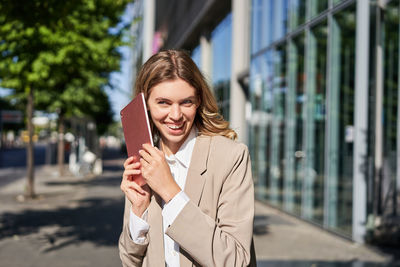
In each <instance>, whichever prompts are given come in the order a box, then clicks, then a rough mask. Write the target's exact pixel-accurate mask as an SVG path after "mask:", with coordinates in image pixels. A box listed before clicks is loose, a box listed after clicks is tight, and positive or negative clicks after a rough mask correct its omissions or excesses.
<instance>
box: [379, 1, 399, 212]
mask: <svg viewBox="0 0 400 267" xmlns="http://www.w3.org/2000/svg"><path fill="white" fill-rule="evenodd" d="M384 18H385V21H384V27H383V41H384V58H383V64H384V66H383V69H384V71H383V72H384V78H383V82H384V85H383V150H382V151H383V166H382V167H383V170H382V171H383V179H382V184H381V186H382V187H381V189H382V191H381V193H382V200H381V203H387V205H385V206H386V207H392V208H391V209H390V208H389V209H386V210H382V213H386V214H388V213H393V214H395V213H396V204H388V203H396V191H395V188H396V173H397V153H398V152H397V147H398V144H397V135H398V133H397V132H398V127H397V125H398V110H399V106H398V100H399V94H398V91H399V77H398V73H399V2H398V1H392V2H390V4H389V5H387V6H386V9H385V17H384ZM383 208H384V209H385V207H383Z"/></svg>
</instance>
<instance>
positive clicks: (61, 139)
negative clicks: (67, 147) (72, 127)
mask: <svg viewBox="0 0 400 267" xmlns="http://www.w3.org/2000/svg"><path fill="white" fill-rule="evenodd" d="M57 162H58V172H59V175H60V176H63V175H64V115H63V114H61V113H60V116H59V118H58V149H57Z"/></svg>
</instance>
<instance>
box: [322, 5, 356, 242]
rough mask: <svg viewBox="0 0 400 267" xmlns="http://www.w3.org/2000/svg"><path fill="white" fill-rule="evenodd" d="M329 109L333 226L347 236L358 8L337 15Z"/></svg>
mask: <svg viewBox="0 0 400 267" xmlns="http://www.w3.org/2000/svg"><path fill="white" fill-rule="evenodd" d="M331 27H332V28H331V32H332V36H331V46H330V49H331V51H330V53H331V58H332V60H331V62H330V64H331V66H330V75H331V76H332V77H331V85H330V86H331V88H330V95H329V101H330V109H329V129H330V130H329V131H330V138H329V153H328V155H329V158H328V162H329V164H328V165H327V168H328V177H327V179H328V180H327V184H326V187H327V188H328V201H327V203H328V207H327V208H328V214H326V216H327V217H326V220H327V224H328V226H329V227H331V228H333V229H335V230H336V231H339V232H342V233H344V234H346V235H351V229H352V196H353V131H354V85H355V83H354V76H355V75H354V74H355V73H354V68H355V65H354V64H355V36H356V32H355V8H354V5H353V6H351V7H350V8H347V9H345V10H343V11H341V12H339V13H338V14H337V15H335V16H334V19H333V21H332V25H331Z"/></svg>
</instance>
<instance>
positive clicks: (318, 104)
mask: <svg viewBox="0 0 400 267" xmlns="http://www.w3.org/2000/svg"><path fill="white" fill-rule="evenodd" d="M358 2H360V1H355V0H354V1H351V0H347V1H346V0H342V1H340V0H253V1H252V4H251V7H252V8H251V18H252V26H251V32H252V37H251V46H250V47H251V51H250V53H251V60H250V92H249V98H250V103H251V106H252V116H251V119H250V120H249V121H248V124H249V147H250V151H251V156H252V163H253V166H252V168H253V175H254V180H255V189H256V198H257V199H259V200H262V201H265V202H267V203H269V204H270V205H273V206H276V207H278V208H280V209H282V210H284V211H286V212H288V213H291V214H294V215H296V216H298V217H301V218H303V219H305V220H308V221H311V222H313V223H316V224H318V225H321V226H322V227H324V228H326V229H329V230H332V231H334V232H337V233H340V234H342V235H344V236H348V237H352V235H353V234H354V229H353V228H354V218H353V216H355V215H354V214H357V211H356V210H355V209H356V207H355V205H356V204H355V203H357V202H356V201H359V200H356V199H355V197H356V196H357V194H359V191H358V190H363V189H362V188H361V186H360V185H359V184H357V185H356V184H355V181H357V177H358V176H357V175H360V174H359V173H361V174H362V177H364V178H365V180H366V181H365V183H366V193H365V203H363V204H361V205H359V206H365V207H366V211H365V213H366V219H365V221H364V222H363V223H364V226H365V227H367V228H368V227H369V225H368V224H369V222H368V221H369V220H370V219H371V218H376V217H379V216H385V213H387V214H391V215H396V214H398V210H397V209H398V202H399V194H398V193H397V192H398V191H399V187H400V179H399V176H400V175H399V174H400V172H399V171H398V168H397V165H398V164H399V156H400V153H399V144H398V143H397V140H400V139H399V138H398V137H399V136H400V134H399V133H400V131H399V127H398V125H400V121H399V118H400V116H398V114H399V110H400V109H399V105H398V102H399V94H398V91H399V81H398V77H399V56H398V55H399V48H400V47H399V29H400V28H399V25H400V20H399V1H398V0H396V1H383V2H385V3H384V4H383V5H382V6H378V5H377V4H376V3H375V2H374V1H364V2H365V3H366V4H367V6H368V9H369V14H368V15H367V16H368V17H367V22H368V23H370V25H371V26H370V27H368V24H367V25H365V26H364V27H366V28H368V29H369V30H368V31H367V33H368V34H369V37H368V36H367V38H364V37H363V36H362V35H360V34H359V33H357V31H360V26H361V25H360V24H359V21H360V17H361V16H362V15H361V14H360V12H357V8H359V6H360V4H359V3H358ZM361 2H362V1H361ZM357 38H360V39H359V40H357ZM363 38H364V39H363ZM360 40H361V41H360ZM357 41H358V43H359V45H360V44H361V46H362V42H366V43H368V44H369V46H368V45H367V47H368V55H369V58H368V59H367V62H365V63H364V64H368V66H369V69H368V73H367V75H365V76H366V77H365V80H366V81H367V83H366V84H367V86H365V87H361V86H357V81H360V78H359V76H360V74H359V71H358V68H360V66H362V64H361V62H363V59H362V58H358V57H357V56H360V55H357V53H359V48H358V46H357V44H358V43H357ZM357 62H358V63H357ZM357 64H358V65H357ZM360 64H361V65H360ZM367 76H368V77H367ZM357 79H358V80H357ZM358 84H360V82H358ZM357 96H365V97H363V98H362V99H365V101H364V100H360V99H357ZM363 101H364V102H363ZM362 110H365V111H366V112H362ZM356 118H357V121H356ZM359 118H361V119H359ZM360 121H366V123H365V125H366V128H365V131H364V132H365V133H364V134H365V138H364V140H360V138H359V137H357V136H356V132H357V131H359V129H361V128H360V126H359V125H360ZM357 138H358V139H357ZM359 151H365V153H363V154H362V155H360V153H359ZM360 159H362V162H363V164H362V166H361V165H360V164H358V162H359V160H360ZM360 169H362V171H360ZM355 177H356V178H355ZM357 183H358V182H357ZM389 203H391V204H389Z"/></svg>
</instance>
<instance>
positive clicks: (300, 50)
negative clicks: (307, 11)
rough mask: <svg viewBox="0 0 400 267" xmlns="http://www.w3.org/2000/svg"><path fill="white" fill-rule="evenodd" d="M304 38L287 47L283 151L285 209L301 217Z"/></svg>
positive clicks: (300, 37)
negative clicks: (287, 82)
mask: <svg viewBox="0 0 400 267" xmlns="http://www.w3.org/2000/svg"><path fill="white" fill-rule="evenodd" d="M304 40H305V38H304V34H301V35H299V36H298V37H296V38H294V39H293V41H292V42H291V43H290V44H289V51H290V52H289V53H290V54H289V95H288V99H287V102H286V103H287V110H288V113H287V125H290V127H288V128H287V137H286V138H287V147H286V153H287V154H286V160H287V162H288V165H287V170H286V174H287V175H286V181H285V190H286V191H285V195H286V196H285V197H286V200H285V202H286V203H285V204H286V209H287V210H289V211H291V212H294V213H295V214H298V215H300V214H301V202H302V187H303V176H304V175H303V169H304V162H303V161H304V155H305V152H304V146H303V125H304V123H305V112H304V101H305V87H304V82H305V72H304Z"/></svg>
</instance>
